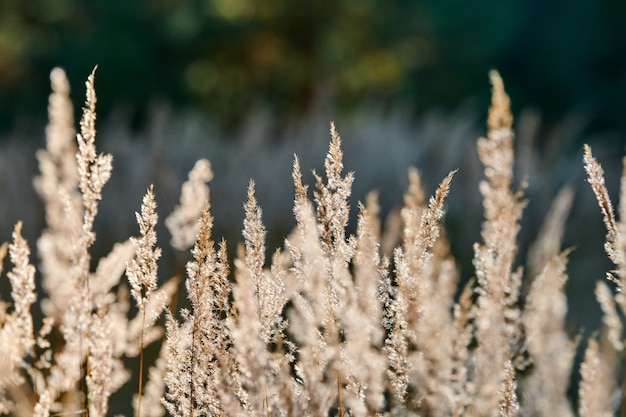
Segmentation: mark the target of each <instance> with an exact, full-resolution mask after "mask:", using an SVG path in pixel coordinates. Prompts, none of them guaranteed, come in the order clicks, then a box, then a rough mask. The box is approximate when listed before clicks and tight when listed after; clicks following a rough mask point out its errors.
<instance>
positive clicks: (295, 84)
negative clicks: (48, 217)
mask: <svg viewBox="0 0 626 417" xmlns="http://www.w3.org/2000/svg"><path fill="white" fill-rule="evenodd" d="M625 19H626V2H624V1H622V0H599V1H577V2H567V1H557V0H511V1H506V2H503V1H497V0H474V1H472V2H458V1H449V0H437V1H434V0H391V1H390V0H386V1H382V0H335V1H333V2H328V1H321V0H309V1H294V0H264V1H254V0H150V1H148V0H135V1H126V0H29V1H23V0H2V1H0V193H1V194H0V195H1V196H2V201H1V202H0V241H5V240H9V239H10V233H11V230H12V227H13V224H14V223H15V222H16V221H17V220H18V219H23V220H25V226H24V227H25V232H26V235H27V237H28V238H29V241H30V242H31V244H32V246H34V242H35V241H36V238H37V236H38V235H39V232H40V230H41V229H42V228H43V227H44V226H45V223H44V219H43V211H42V209H41V207H40V203H39V200H38V197H37V196H36V194H35V193H34V191H33V190H32V185H31V184H32V177H33V176H34V175H36V173H37V161H36V159H35V151H36V149H38V148H41V147H43V146H45V135H44V127H45V123H46V119H47V114H46V110H47V96H48V94H49V90H50V88H49V73H50V70H51V69H52V68H53V67H55V66H60V67H63V68H64V69H65V70H66V72H67V74H68V77H69V79H70V82H71V84H72V91H73V92H72V95H73V101H74V104H75V112H76V117H77V120H78V117H79V113H80V107H81V106H82V103H83V102H84V80H85V79H86V77H87V76H88V74H89V73H90V72H91V70H92V69H93V67H94V66H95V65H98V66H99V67H98V70H97V73H96V90H97V94H98V117H99V121H98V129H99V136H98V140H97V142H98V146H99V148H100V149H102V150H104V151H106V152H110V153H112V154H113V157H114V172H113V177H112V179H111V182H110V184H109V185H107V187H106V188H105V194H104V198H103V201H102V205H101V210H100V214H99V217H98V220H97V224H96V227H97V232H98V239H97V243H96V246H95V247H94V251H95V252H96V257H97V256H99V255H102V254H105V253H107V252H108V251H109V250H110V248H111V246H112V244H113V242H116V241H120V240H124V239H126V238H127V237H128V236H129V235H131V234H136V233H137V226H136V224H135V218H134V214H133V213H134V211H136V210H138V209H139V207H140V204H141V197H142V195H143V194H144V192H145V190H146V188H147V187H148V185H149V184H150V183H155V192H156V195H157V200H158V202H159V212H160V213H161V219H164V218H165V217H166V216H167V215H168V214H169V212H170V211H171V210H172V209H173V207H174V206H175V205H176V204H177V202H178V196H179V190H180V185H181V183H182V182H183V181H184V180H185V179H186V175H187V172H188V171H189V170H190V169H191V168H192V167H193V164H194V162H195V160H196V159H198V158H201V157H204V158H208V159H210V160H211V162H212V164H213V169H214V171H215V179H214V180H213V182H212V183H211V184H210V186H211V192H212V200H213V201H212V202H213V212H214V215H215V218H216V221H215V233H214V236H215V237H216V239H219V237H220V236H225V237H226V239H227V241H228V242H229V245H230V248H231V253H234V248H235V246H236V243H237V242H238V241H240V240H241V237H240V236H241V234H240V231H241V229H242V221H243V209H242V205H243V203H244V199H245V195H246V194H245V193H246V185H247V183H248V180H249V179H250V178H254V179H255V181H256V182H257V197H258V200H259V202H260V204H261V206H262V207H263V209H264V220H265V223H266V225H267V229H268V233H269V238H270V241H269V245H268V246H269V250H270V251H273V248H275V247H277V246H281V245H282V237H283V236H285V235H286V234H287V233H288V232H289V231H290V230H291V228H292V227H293V224H294V221H293V216H292V214H291V208H292V201H293V186H292V184H291V177H290V173H291V165H292V162H293V155H294V153H297V154H298V155H299V157H300V158H301V160H302V167H303V171H304V172H310V170H311V169H317V170H318V171H321V170H322V168H323V158H324V154H325V152H326V149H327V145H328V142H329V139H330V137H329V135H328V128H329V122H330V121H331V120H334V121H336V123H337V129H338V131H339V132H340V134H341V135H342V138H343V141H344V153H345V165H346V170H353V171H355V173H356V181H355V184H354V193H353V198H354V200H353V207H355V208H356V205H357V202H358V201H364V198H365V195H366V193H367V192H369V191H371V190H378V192H379V199H380V205H381V215H382V216H383V217H384V216H387V215H388V214H389V213H392V212H393V210H394V209H396V208H397V207H398V206H399V205H400V204H401V203H402V193H403V190H404V188H405V187H406V184H407V179H406V171H407V168H408V167H409V166H411V165H413V166H416V167H417V168H419V169H420V171H421V172H422V175H423V177H424V178H423V180H424V184H425V187H426V191H427V193H432V192H433V191H434V189H435V188H436V186H437V184H438V183H439V181H440V180H441V179H442V178H443V177H444V176H445V175H446V174H447V173H448V172H449V171H451V170H453V169H457V168H459V172H458V174H457V175H456V176H455V179H454V182H453V185H452V190H451V195H450V197H449V200H448V207H449V209H448V215H447V218H446V226H447V230H448V236H449V238H450V240H451V243H452V250H453V253H454V255H455V256H456V257H457V259H458V260H459V265H460V268H461V272H460V273H461V279H462V280H467V279H469V278H470V277H471V276H472V274H473V269H472V264H471V258H472V244H473V242H476V241H479V240H480V225H481V221H482V207H481V197H480V193H479V192H478V182H479V181H480V180H481V178H482V168H481V166H480V164H479V162H478V159H477V156H476V151H475V142H476V139H477V138H478V137H479V136H480V135H482V134H484V130H485V128H484V127H485V117H486V113H487V107H488V104H489V97H490V86H489V84H488V76H487V73H488V71H489V70H490V69H497V70H499V71H500V73H501V75H502V77H503V79H504V82H505V87H506V89H507V91H508V92H509V94H510V96H511V99H512V104H513V112H514V115H515V117H516V132H517V139H518V140H517V143H516V147H517V156H518V162H517V165H516V176H517V179H518V181H521V180H522V179H524V178H526V179H528V180H529V183H530V185H529V188H528V190H527V192H526V196H527V198H528V201H529V204H528V207H527V209H526V211H525V214H524V219H523V227H522V231H521V232H520V255H519V260H518V263H519V264H520V265H523V264H524V263H525V257H526V251H527V248H528V245H529V243H530V242H532V241H533V240H534V239H535V238H536V236H537V233H538V230H539V228H540V226H541V222H542V221H543V218H544V216H545V214H546V212H547V211H548V208H549V207H550V204H551V202H552V200H553V198H554V196H555V195H556V194H557V192H558V190H559V189H561V187H563V186H565V185H570V186H572V187H573V189H574V190H575V191H576V194H575V198H574V204H573V209H572V213H571V215H570V216H569V219H568V221H567V231H566V233H565V243H564V247H572V248H574V251H573V252H572V254H571V262H570V277H571V278H570V281H569V283H568V286H567V291H568V296H569V300H570V323H571V332H572V334H576V333H577V332H579V331H580V329H585V331H587V332H589V331H591V330H593V329H595V328H596V327H597V325H598V323H599V317H600V316H599V308H598V307H597V304H596V302H595V300H594V298H593V288H594V286H595V282H596V281H597V280H599V279H603V277H604V275H605V272H606V271H607V270H609V269H611V267H612V266H611V265H610V264H609V263H608V261H607V260H606V256H605V254H604V252H603V240H604V234H605V232H604V227H603V225H602V218H601V217H602V216H601V214H600V210H599V209H598V208H597V206H596V202H595V198H594V196H593V194H592V192H591V190H590V189H589V187H588V185H587V184H586V183H585V181H584V172H583V168H582V144H583V143H590V144H591V145H592V147H593V148H594V152H595V154H596V156H597V157H598V159H599V160H600V162H602V163H603V165H604V166H605V169H606V171H607V185H608V187H609V191H610V192H611V195H612V196H613V198H614V199H615V200H617V194H616V193H617V190H618V185H619V177H620V174H621V157H622V155H623V153H624V143H626V117H625V115H624V111H625V110H626V54H625V53H624V52H625V51H626V25H625V24H624V21H625ZM305 180H307V181H308V182H309V183H310V184H312V177H311V176H310V175H308V176H307V177H306V178H305ZM352 219H353V224H354V221H355V219H356V209H355V210H354V212H353V217H352ZM161 224H162V223H161ZM159 233H160V235H159V239H160V245H161V246H162V247H164V249H165V254H164V258H163V261H162V263H161V271H162V277H163V279H165V278H167V277H168V276H169V274H170V273H171V272H172V271H174V270H176V269H177V268H178V269H180V265H182V264H183V263H184V261H185V259H186V256H188V255H186V254H180V253H173V252H172V251H171V250H170V249H167V248H168V246H169V245H168V239H169V236H168V234H167V231H166V230H165V229H164V228H162V229H161V230H160V231H159ZM176 265H178V267H177V266H176ZM530 279H532V277H529V280H530ZM3 294H4V292H3Z"/></svg>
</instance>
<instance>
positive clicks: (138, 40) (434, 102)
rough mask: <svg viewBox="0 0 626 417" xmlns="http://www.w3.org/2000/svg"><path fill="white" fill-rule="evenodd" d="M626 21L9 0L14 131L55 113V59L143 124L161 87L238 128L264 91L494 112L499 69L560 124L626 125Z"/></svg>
mask: <svg viewBox="0 0 626 417" xmlns="http://www.w3.org/2000/svg"><path fill="white" fill-rule="evenodd" d="M624 18H626V3H625V2H623V1H620V0H602V1H579V2H567V1H558V0H547V1H544V0H524V1H522V0H513V1H506V2H502V1H497V0H477V1H472V2H459V1H450V0H437V1H434V0H394V1H382V0H336V1H333V2H327V1H321V0H311V1H293V0H266V1H253V0H151V1H147V0H138V1H131V2H129V1H126V0H29V1H23V0H3V1H2V2H0V132H8V131H13V130H14V129H16V127H17V128H24V126H28V125H29V124H30V123H31V122H32V121H33V120H36V121H37V122H39V123H38V124H39V125H41V124H43V123H44V122H45V117H46V114H45V107H44V106H42V104H41V103H42V102H45V97H46V96H47V94H48V91H49V81H48V75H49V72H50V70H51V69H52V68H53V67H54V66H61V67H63V68H65V69H66V71H67V73H68V76H69V79H70V80H72V83H74V85H73V87H74V88H73V89H74V91H80V92H81V93H82V91H83V88H82V85H81V84H78V83H79V82H80V83H82V80H84V79H85V78H86V76H87V74H89V72H90V71H91V69H92V68H93V66H94V65H96V64H97V65H99V70H98V77H97V84H98V100H99V116H100V117H101V118H102V117H105V118H106V116H107V115H108V114H109V112H110V111H111V109H112V107H114V106H125V108H126V109H129V110H131V112H132V114H133V116H132V123H133V125H134V126H136V127H141V126H143V124H144V122H145V119H146V111H147V109H148V108H149V106H148V104H150V103H152V102H154V101H155V100H159V101H165V102H166V103H168V104H171V105H172V106H173V107H174V108H177V109H187V108H193V109H201V110H203V111H206V114H210V115H211V116H212V117H215V119H216V120H219V121H220V124H221V125H222V127H225V128H231V129H232V128H234V127H237V126H238V124H239V122H240V120H241V118H242V117H243V116H244V115H246V114H247V112H249V110H250V109H251V108H252V107H254V106H256V105H259V104H260V105H262V106H266V107H267V108H268V109H270V111H271V112H272V113H275V115H276V116H277V117H278V118H281V119H283V120H285V122H286V121H289V120H297V119H298V118H299V117H301V115H302V114H303V113H305V112H306V111H307V110H308V109H309V108H310V106H312V105H313V103H315V102H316V101H319V100H328V101H330V102H332V103H333V105H334V106H335V107H336V108H338V109H339V110H341V111H344V112H347V113H349V112H350V111H351V110H353V109H354V108H355V107H356V106H358V105H362V104H363V103H368V102H375V103H377V104H381V105H387V104H394V105H395V104H397V103H401V104H402V105H406V106H408V107H409V108H410V109H411V111H413V112H415V114H419V112H422V111H424V110H425V109H431V108H434V107H436V108H444V109H445V108H456V107H457V106H458V105H459V104H460V103H462V102H464V101H466V100H467V99H468V98H472V97H474V98H477V99H478V101H479V104H480V105H478V106H477V108H478V109H484V108H486V103H487V100H488V94H487V93H488V91H487V89H485V88H483V87H484V85H485V83H486V77H487V71H488V70H489V69H491V68H497V69H498V70H499V71H500V72H501V73H502V75H503V78H504V80H505V82H506V84H507V89H508V90H509V92H510V93H511V96H512V99H513V103H514V106H517V109H519V108H521V106H524V107H526V106H534V107H536V108H538V109H539V110H540V111H541V113H542V115H543V121H544V125H545V126H548V127H549V126H550V125H551V124H552V123H555V122H556V121H558V120H561V119H562V118H563V117H564V115H566V114H571V113H572V112H576V113H577V114H582V115H584V117H585V121H586V129H588V130H589V131H592V132H594V131H600V130H616V131H619V132H620V137H622V138H623V137H624V135H623V132H625V131H626V118H625V117H623V109H624V108H626V54H625V53H624V51H626V25H625V24H624ZM78 87H80V88H78ZM74 96H75V100H76V97H78V101H77V102H76V104H78V105H80V104H81V102H82V98H81V96H82V94H75V95H74Z"/></svg>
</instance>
